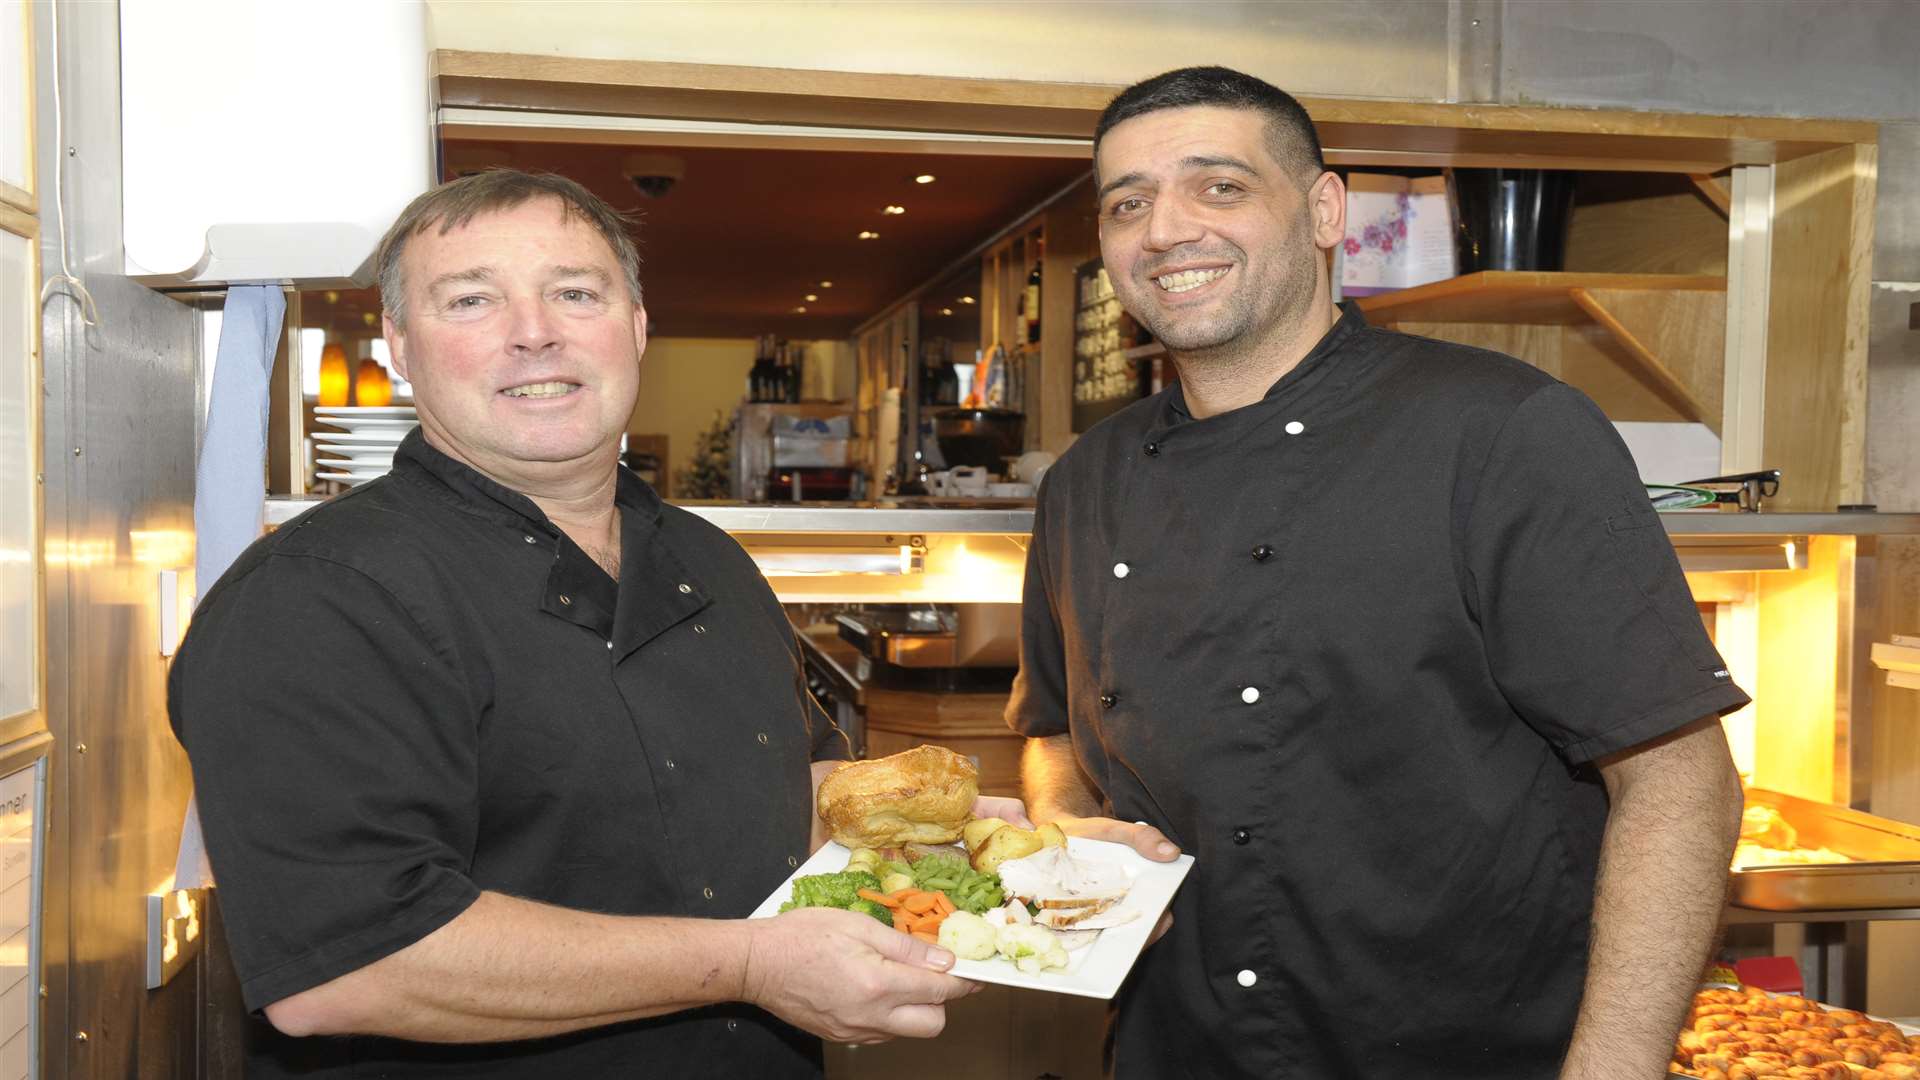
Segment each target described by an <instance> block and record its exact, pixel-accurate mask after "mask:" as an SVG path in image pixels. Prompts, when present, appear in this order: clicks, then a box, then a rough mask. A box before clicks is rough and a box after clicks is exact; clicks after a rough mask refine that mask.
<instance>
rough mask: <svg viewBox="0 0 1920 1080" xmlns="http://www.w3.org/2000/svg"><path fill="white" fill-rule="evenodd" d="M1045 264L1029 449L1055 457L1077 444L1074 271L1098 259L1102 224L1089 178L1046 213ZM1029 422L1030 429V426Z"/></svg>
mask: <svg viewBox="0 0 1920 1080" xmlns="http://www.w3.org/2000/svg"><path fill="white" fill-rule="evenodd" d="M1045 232H1046V265H1045V269H1044V270H1043V274H1044V277H1043V280H1042V281H1041V283H1040V315H1041V322H1040V345H1041V357H1040V364H1039V370H1037V371H1031V372H1029V373H1028V378H1029V379H1031V380H1032V381H1033V382H1034V383H1035V384H1037V385H1038V387H1039V390H1040V400H1039V405H1040V415H1039V427H1038V430H1037V431H1036V432H1032V433H1030V434H1029V436H1028V440H1027V442H1028V445H1029V446H1033V447H1037V448H1038V449H1041V450H1046V451H1050V452H1052V453H1055V454H1060V453H1065V452H1066V449H1067V447H1069V446H1071V445H1073V316H1074V313H1075V312H1076V311H1077V310H1078V308H1079V304H1080V297H1079V296H1078V295H1077V294H1076V292H1075V288H1076V284H1075V281H1074V277H1073V271H1074V268H1075V267H1077V266H1079V265H1080V264H1081V263H1084V262H1086V261H1087V260H1088V259H1091V258H1093V257H1094V256H1096V255H1098V254H1100V229H1099V220H1098V218H1097V216H1096V214H1095V204H1094V191H1093V180H1092V178H1091V177H1089V178H1088V179H1087V182H1086V183H1085V184H1084V185H1082V186H1081V187H1079V188H1076V189H1074V191H1073V193H1072V194H1069V195H1068V196H1067V197H1066V198H1064V199H1061V200H1060V201H1059V202H1056V203H1054V204H1053V205H1052V206H1051V207H1049V208H1048V209H1047V211H1046V213H1045ZM1032 426H1033V425H1032V422H1031V421H1029V427H1032Z"/></svg>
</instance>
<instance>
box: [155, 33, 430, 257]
mask: <svg viewBox="0 0 1920 1080" xmlns="http://www.w3.org/2000/svg"><path fill="white" fill-rule="evenodd" d="M426 20H427V8H426V5H425V4H417V3H400V2H398V0H350V2H346V3H341V2H339V0H329V2H325V3H320V2H313V0H277V2H275V3H265V4H263V3H258V2H256V0H165V2H162V0H125V2H123V3H122V4H121V5H120V95H121V103H120V104H121V128H120V131H121V135H120V145H121V159H122V161H121V164H122V169H123V176H124V184H123V188H122V190H123V195H122V207H121V210H122V234H123V237H124V242H125V253H126V255H125V257H126V272H127V274H128V276H130V277H133V278H135V279H138V280H140V281H144V282H146V283H147V284H150V285H217V284H227V283H231V282H236V281H273V282H286V283H293V284H300V285H307V286H350V285H366V284H369V283H371V281H372V279H373V269H374V268H373V265H372V259H373V254H374V248H375V247H376V246H377V245H378V244H379V242H380V237H381V235H382V234H383V233H384V232H385V231H386V229H387V226H388V225H390V224H391V223H392V222H393V219H394V218H395V217H396V216H397V215H398V214H399V212H400V211H401V209H403V208H404V207H405V206H406V204H407V203H408V201H410V200H411V199H412V198H413V197H414V196H415V195H418V194H419V193H420V192H422V191H424V190H426V189H427V187H428V186H429V185H430V184H432V182H433V179H434V148H433V112H432V93H431V76H430V73H429V68H428V61H429V56H428V47H427V26H426Z"/></svg>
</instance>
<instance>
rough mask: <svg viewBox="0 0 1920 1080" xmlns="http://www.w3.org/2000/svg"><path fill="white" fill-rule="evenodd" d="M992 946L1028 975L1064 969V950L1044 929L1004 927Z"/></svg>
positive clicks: (948, 917) (1065, 952)
mask: <svg viewBox="0 0 1920 1080" xmlns="http://www.w3.org/2000/svg"><path fill="white" fill-rule="evenodd" d="M947 919H948V921H949V922H951V921H952V919H953V916H952V915H949V916H947ZM945 931H946V927H945V926H944V925H942V927H941V932H942V936H944V935H945ZM994 947H995V948H996V949H998V950H999V952H1000V955H1001V956H1004V957H1006V958H1007V959H1009V960H1011V961H1013V965H1014V966H1015V967H1017V968H1019V969H1020V970H1021V971H1024V972H1026V973H1027V974H1029V975H1037V974H1039V973H1040V972H1042V971H1046V970H1047V969H1049V968H1064V967H1066V966H1067V950H1066V949H1064V948H1062V947H1061V945H1060V941H1059V939H1057V938H1055V937H1054V936H1053V931H1051V930H1048V929H1047V928H1046V927H1044V926H1039V925H1035V924H1028V925H1025V926H1019V925H1015V926H1003V927H1001V928H1000V932H999V933H998V934H997V935H996V938H995V941H994Z"/></svg>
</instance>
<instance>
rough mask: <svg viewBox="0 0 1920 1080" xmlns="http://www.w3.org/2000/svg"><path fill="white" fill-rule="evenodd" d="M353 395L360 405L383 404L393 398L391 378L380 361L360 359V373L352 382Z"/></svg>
mask: <svg viewBox="0 0 1920 1080" xmlns="http://www.w3.org/2000/svg"><path fill="white" fill-rule="evenodd" d="M322 377H323V378H324V373H323V375H322ZM353 396H354V400H355V401H356V402H357V403H358V404H360V405H361V406H362V407H368V406H379V405H385V404H387V403H389V402H391V401H392V400H393V380H391V379H389V378H387V369H386V368H383V367H381V366H380V361H378V360H362V361H360V375H359V377H358V378H356V379H355V380H354V382H353Z"/></svg>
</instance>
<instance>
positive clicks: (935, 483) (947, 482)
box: [927, 469, 953, 495]
mask: <svg viewBox="0 0 1920 1080" xmlns="http://www.w3.org/2000/svg"><path fill="white" fill-rule="evenodd" d="M927 494H929V495H951V494H953V476H952V475H951V474H950V473H948V472H947V470H945V469H942V470H940V471H939V472H930V473H928V474H927Z"/></svg>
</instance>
